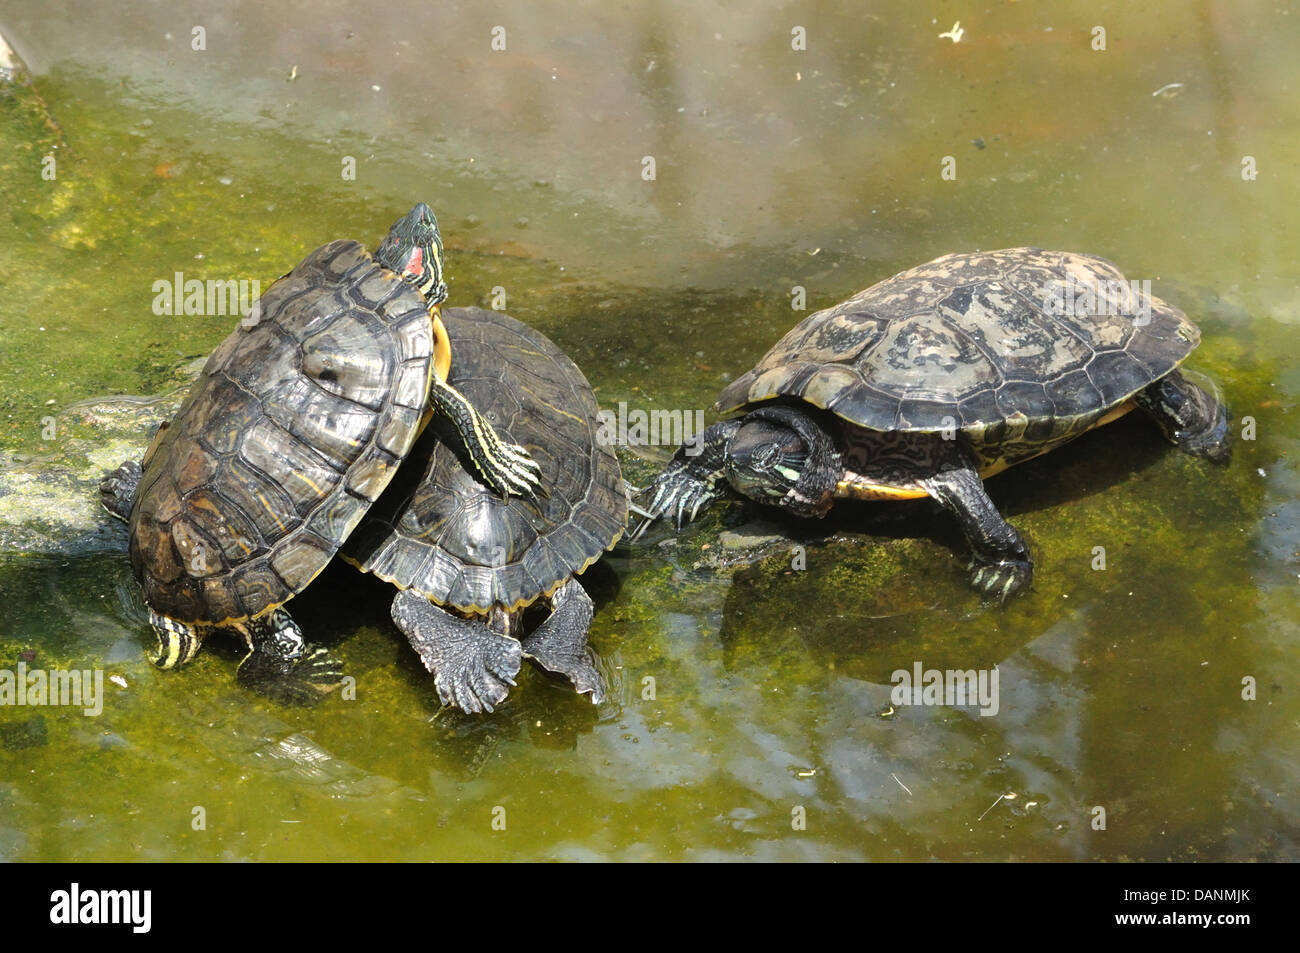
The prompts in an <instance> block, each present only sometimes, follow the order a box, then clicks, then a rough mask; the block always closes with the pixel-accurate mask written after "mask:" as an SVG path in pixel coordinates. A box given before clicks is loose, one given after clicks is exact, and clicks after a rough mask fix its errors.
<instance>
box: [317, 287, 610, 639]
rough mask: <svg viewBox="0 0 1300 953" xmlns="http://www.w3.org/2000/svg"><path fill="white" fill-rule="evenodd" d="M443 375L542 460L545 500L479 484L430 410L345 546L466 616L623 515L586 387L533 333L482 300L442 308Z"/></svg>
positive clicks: (563, 561)
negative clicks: (448, 353)
mask: <svg viewBox="0 0 1300 953" xmlns="http://www.w3.org/2000/svg"><path fill="white" fill-rule="evenodd" d="M442 319H443V323H444V324H445V325H446V328H447V334H448V336H449V338H450V339H451V350H452V354H454V355H455V360H454V361H453V362H452V367H451V372H450V376H449V377H448V379H447V380H448V383H449V384H451V385H452V386H453V387H455V388H456V389H457V390H458V391H460V392H461V393H462V394H464V395H465V397H466V398H468V399H469V400H470V402H471V403H473V404H474V406H475V407H477V408H478V409H479V410H480V411H481V412H482V413H483V415H484V416H485V417H486V418H487V419H488V421H489V422H491V424H492V425H493V427H495V428H496V431H497V433H499V434H500V435H501V436H502V438H503V439H507V440H510V441H513V442H514V443H517V444H520V445H522V446H524V447H525V448H527V450H528V452H529V453H530V454H532V457H533V459H534V460H535V461H537V463H538V464H539V465H540V466H541V484H542V486H543V487H545V496H544V497H543V498H540V499H538V498H533V497H520V496H511V497H510V498H508V499H502V498H501V497H499V496H498V495H497V494H495V493H493V492H491V491H489V490H487V489H486V488H484V486H483V485H482V484H481V483H479V482H478V481H477V480H476V479H475V478H474V476H473V475H472V474H473V471H472V469H471V468H469V467H468V466H467V465H466V463H465V462H464V461H463V460H461V459H460V457H459V456H458V455H457V453H456V452H455V451H454V450H453V449H452V447H451V446H449V441H448V440H447V432H446V430H445V428H444V425H443V424H442V422H441V421H439V420H436V419H435V420H434V421H433V422H432V423H431V424H430V425H429V427H428V429H427V430H426V431H425V433H424V435H423V436H422V437H421V438H420V440H419V442H418V443H417V444H416V446H415V449H414V450H412V451H411V456H410V458H409V460H408V461H407V463H406V465H405V466H404V467H403V468H402V471H401V472H400V473H399V474H398V476H397V479H395V480H394V481H393V485H392V486H391V487H389V489H388V491H387V492H386V493H385V494H384V495H383V497H382V498H381V499H380V500H379V502H378V503H376V504H375V506H374V507H373V508H371V510H370V512H369V513H368V514H367V515H366V518H365V519H364V520H363V521H362V524H361V526H360V527H358V529H357V531H356V532H355V533H354V534H353V536H352V538H351V539H350V540H349V541H348V543H347V545H346V546H345V547H344V551H343V553H342V556H343V558H344V559H345V560H347V561H348V562H350V563H353V564H354V565H356V566H357V567H358V568H360V569H362V570H364V571H366V572H372V573H374V574H375V575H377V576H379V577H380V578H381V579H385V580H387V581H389V582H391V583H394V584H395V585H397V586H399V587H400V588H403V589H413V590H415V591H416V592H418V593H420V594H421V595H423V596H425V597H427V598H429V599H431V600H432V601H434V602H436V603H438V604H439V605H443V606H447V607H450V608H454V609H457V610H460V611H461V612H465V613H476V614H481V613H486V612H488V611H489V610H490V609H492V608H493V607H500V608H502V609H505V610H517V609H520V608H522V607H523V606H526V605H528V604H529V603H531V602H533V601H534V600H536V599H538V598H540V597H541V596H545V595H550V594H551V593H552V592H554V590H555V589H556V588H557V587H558V586H560V585H561V584H562V583H564V582H565V581H566V580H568V579H569V578H570V577H571V576H573V575H574V574H576V573H580V572H582V571H583V570H584V569H586V568H587V567H588V566H589V565H590V564H591V563H593V562H595V561H596V560H597V559H599V558H600V556H601V554H602V553H604V552H605V550H607V549H609V548H610V547H611V546H613V545H614V543H615V542H616V541H617V540H618V538H619V537H620V536H621V535H622V533H623V530H624V528H625V527H626V524H627V493H626V490H625V488H624V485H623V477H622V472H621V470H620V469H619V465H618V458H617V457H615V456H614V453H613V450H612V448H611V447H608V446H605V445H604V444H603V443H602V442H601V441H600V440H599V439H598V435H599V433H600V425H599V420H598V410H597V407H596V398H595V395H594V394H593V393H592V391H591V387H590V385H589V384H588V383H587V379H586V378H585V377H584V376H583V374H582V371H580V370H579V369H578V367H577V365H576V364H574V363H573V361H571V360H569V358H568V356H567V355H565V353H564V352H563V351H561V350H560V349H559V348H558V347H556V346H555V344H553V343H552V342H551V341H550V340H548V339H547V338H546V337H544V336H543V335H542V334H540V333H539V332H537V331H535V330H533V329H532V328H530V327H528V326H527V325H525V324H521V323H520V322H518V321H516V320H515V319H513V318H510V317H507V316H506V315H503V314H498V313H496V312H493V311H484V310H482V309H480V308H456V309H452V310H448V311H443V312H442Z"/></svg>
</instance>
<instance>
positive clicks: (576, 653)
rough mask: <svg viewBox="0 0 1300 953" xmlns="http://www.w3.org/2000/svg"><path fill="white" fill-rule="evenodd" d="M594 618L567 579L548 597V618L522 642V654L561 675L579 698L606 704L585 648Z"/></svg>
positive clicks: (583, 596) (575, 585) (591, 655)
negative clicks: (588, 698)
mask: <svg viewBox="0 0 1300 953" xmlns="http://www.w3.org/2000/svg"><path fill="white" fill-rule="evenodd" d="M594 615H595V607H594V606H593V605H592V602H591V596H589V595H587V591H586V590H585V589H583V588H582V584H581V583H579V582H578V581H577V580H576V579H570V580H569V581H568V582H566V583H565V584H564V585H563V586H561V587H560V588H559V589H557V590H555V593H554V594H553V595H552V596H551V614H550V616H548V617H547V619H546V621H545V622H543V623H542V624H541V625H539V626H538V627H537V629H536V631H535V632H533V634H532V635H530V636H529V637H528V638H526V639H524V645H523V651H524V655H525V656H526V657H527V658H530V659H533V660H534V661H535V662H537V663H538V664H539V665H541V666H542V668H544V669H546V670H547V671H548V672H555V673H556V674H557V675H563V676H564V677H565V678H567V679H568V680H569V681H570V682H572V683H573V688H574V690H575V691H576V692H577V693H578V694H579V695H584V694H588V693H590V695H591V703H592V704H593V705H599V704H600V703H601V702H603V701H604V700H605V694H606V692H605V678H604V676H602V675H601V674H600V669H598V668H597V667H596V657H595V654H594V653H593V652H592V650H591V646H590V645H588V644H587V632H588V631H589V630H590V629H591V619H592V617H593V616H594Z"/></svg>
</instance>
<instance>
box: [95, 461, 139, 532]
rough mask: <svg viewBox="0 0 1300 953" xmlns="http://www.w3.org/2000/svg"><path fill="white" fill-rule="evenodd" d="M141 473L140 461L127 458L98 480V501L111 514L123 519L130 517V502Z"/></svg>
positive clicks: (133, 496)
mask: <svg viewBox="0 0 1300 953" xmlns="http://www.w3.org/2000/svg"><path fill="white" fill-rule="evenodd" d="M142 473H143V470H142V469H141V467H140V461H138V460H128V461H126V463H124V464H122V465H121V466H120V467H118V468H117V469H116V470H114V471H113V472H112V473H110V474H108V475H107V476H105V477H104V479H102V480H100V481H99V502H100V504H101V505H102V506H103V507H104V509H106V510H108V512H109V514H110V515H111V516H116V517H117V518H118V519H120V520H123V521H126V520H129V519H130V518H131V503H132V500H133V499H134V498H135V488H136V487H137V486H138V485H139V483H140V477H141V475H142Z"/></svg>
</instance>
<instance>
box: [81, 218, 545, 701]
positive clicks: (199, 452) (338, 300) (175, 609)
mask: <svg viewBox="0 0 1300 953" xmlns="http://www.w3.org/2000/svg"><path fill="white" fill-rule="evenodd" d="M442 276H443V253H442V239H441V235H440V233H439V231H438V225H437V220H436V219H435V218H434V216H433V212H432V211H431V210H430V209H429V207H428V206H427V205H426V204H424V203H423V202H421V203H419V204H417V205H416V206H415V207H414V208H413V209H412V210H411V211H410V212H409V213H408V214H407V215H406V216H404V217H403V218H401V219H399V220H398V221H397V222H396V223H395V224H394V225H393V227H392V229H391V230H390V231H389V233H388V235H387V237H386V238H385V239H384V241H383V242H382V244H381V245H380V246H379V248H378V250H377V251H376V252H374V253H373V254H372V253H371V252H370V251H369V250H368V249H367V248H366V247H365V246H364V245H362V244H361V243H360V242H356V241H351V240H346V239H344V240H339V241H334V242H330V243H328V244H326V245H323V246H321V247H320V248H318V249H316V250H315V251H313V252H312V253H311V254H310V255H308V256H307V257H306V258H305V259H303V261H302V262H301V263H300V264H299V265H298V266H297V267H295V268H294V269H293V271H291V272H290V273H289V274H287V275H285V276H284V277H282V278H281V279H279V280H277V281H276V282H275V283H273V284H272V285H271V286H270V287H269V288H268V289H267V291H266V293H265V294H264V295H262V296H261V298H260V300H259V301H258V302H257V304H256V305H255V306H254V307H253V309H251V310H250V312H249V314H248V315H247V316H246V317H245V318H244V319H243V320H242V321H241V322H240V326H239V327H238V328H236V330H235V331H234V332H233V333H231V334H230V336H229V337H227V338H226V339H225V341H223V342H222V343H221V344H220V345H219V346H218V347H217V348H216V350H215V351H213V353H212V355H211V356H210V357H209V359H208V361H207V363H206V364H205V366H204V368H203V371H202V372H201V374H200V375H199V377H198V379H197V380H196V381H195V383H194V385H193V387H192V388H191V389H190V391H189V394H188V395H187V397H186V399H185V401H184V403H183V404H182V405H181V407H180V409H179V410H178V411H177V413H176V415H175V416H174V417H173V418H172V419H171V420H170V421H169V422H167V423H165V424H164V425H163V426H162V427H161V428H160V429H159V431H158V433H157V434H156V435H155V437H154V439H153V441H152V443H151V444H150V446H149V448H148V450H147V451H146V452H145V455H144V458H143V460H141V461H139V462H135V461H128V462H127V463H125V464H123V465H122V466H121V467H119V468H118V469H117V470H116V471H114V472H113V473H111V474H109V475H108V476H107V477H106V478H105V479H104V480H103V481H102V483H101V486H100V498H101V502H102V503H103V504H104V506H105V508H106V509H108V511H109V512H110V513H111V514H113V515H115V516H117V517H119V518H121V519H124V520H126V521H128V523H129V525H130V558H131V565H132V568H133V570H134V572H135V575H136V578H137V579H138V580H139V582H140V584H141V586H142V589H143V594H144V600H145V603H146V605H147V606H148V608H149V613H150V621H151V623H152V626H153V628H154V631H155V633H156V634H157V635H158V639H159V650H158V653H157V656H156V657H155V659H154V662H155V664H156V665H158V666H159V667H160V668H164V669H168V668H174V667H176V666H178V665H182V664H184V663H185V662H188V661H189V660H190V659H191V658H193V656H194V654H195V653H196V652H197V651H198V650H199V648H200V646H201V644H202V641H203V639H204V637H205V636H206V635H207V633H208V632H210V631H211V630H212V629H215V628H225V629H230V630H233V631H235V632H236V633H238V634H239V635H240V636H241V637H242V638H243V640H244V642H245V644H246V646H247V648H248V654H247V655H246V656H245V658H244V659H243V661H242V662H241V664H240V666H239V669H238V673H237V677H238V678H239V680H240V681H241V683H244V684H247V685H249V686H251V687H255V688H260V689H262V690H264V691H266V692H267V693H268V694H272V695H278V696H280V697H282V698H284V699H288V700H292V701H306V700H310V699H311V698H312V697H313V693H319V692H324V691H328V690H329V689H330V688H332V687H333V686H334V685H335V684H337V682H338V675H339V670H338V666H337V664H336V663H334V662H333V660H331V659H330V658H329V657H328V656H327V655H326V654H325V653H324V652H323V651H322V650H320V649H318V648H316V647H314V646H312V645H310V644H308V643H307V642H306V640H305V639H304V638H303V635H302V632H301V630H300V629H299V628H298V626H297V624H296V623H294V621H293V619H292V617H291V616H290V615H289V613H288V612H287V611H286V610H285V609H284V608H282V607H283V605H284V603H285V602H287V601H288V600H289V599H290V598H292V597H293V596H294V595H296V594H297V593H299V592H301V591H302V590H303V589H304V588H305V587H306V586H307V585H308V583H310V582H311V580H312V579H313V578H315V576H316V575H317V574H318V573H319V572H320V571H321V570H322V569H323V568H324V567H325V566H326V564H328V563H329V562H330V560H331V559H332V558H333V556H334V554H335V552H336V551H337V550H338V547H339V546H340V545H341V544H342V543H343V541H344V540H345V539H346V538H347V536H348V534H349V533H350V532H351V531H352V530H353V529H354V528H355V527H356V525H357V523H358V522H359V521H360V519H361V517H362V516H363V515H364V513H365V511H366V510H367V509H368V508H369V507H370V505H371V504H372V503H373V502H374V501H375V500H376V499H378V498H379V495H380V493H381V492H382V490H383V489H384V487H386V486H387V485H388V483H389V481H390V480H391V479H392V477H393V474H394V473H395V472H396V471H397V468H398V466H399V465H400V463H401V461H402V460H403V459H404V458H405V456H406V454H407V453H408V452H409V450H410V448H411V446H412V444H413V443H414V441H415V439H416V437H417V436H418V434H419V433H420V431H421V429H422V428H423V427H424V426H425V425H426V424H427V422H428V420H429V418H430V417H431V416H434V415H438V416H440V417H441V418H445V419H447V420H448V421H449V422H450V423H451V424H452V426H450V427H449V428H448V431H447V433H448V435H449V439H455V440H457V441H459V444H460V445H461V446H462V448H463V449H464V453H465V457H466V459H467V460H470V461H471V465H472V466H475V467H476V468H477V469H476V472H479V474H480V476H481V477H482V478H483V479H485V480H488V479H490V477H489V473H492V474H495V475H496V476H499V477H501V479H500V480H499V481H498V482H496V483H494V492H500V491H505V490H514V491H515V492H531V491H532V489H533V488H534V487H535V486H536V475H537V466H536V464H535V463H534V462H532V461H531V460H529V459H528V456H527V451H525V450H523V449H522V448H519V447H515V446H513V445H511V444H505V443H502V442H501V440H500V439H499V438H498V437H497V436H496V434H495V432H494V431H493V430H492V428H491V425H490V423H488V422H487V421H485V420H483V419H482V418H481V417H480V416H479V414H478V412H477V411H475V410H474V409H473V407H472V405H471V404H469V403H468V402H467V401H466V400H465V399H464V398H463V397H462V396H461V395H460V394H458V393H457V392H456V391H454V390H453V389H452V388H450V387H448V386H447V385H446V384H445V383H444V381H445V378H446V375H447V369H448V367H449V365H450V363H451V354H450V350H449V346H448V343H447V339H446V331H445V328H443V326H442V323H441V319H440V318H439V309H438V305H439V303H440V302H441V301H442V300H443V299H445V297H446V295H447V289H446V284H445V283H444V282H443V277H442Z"/></svg>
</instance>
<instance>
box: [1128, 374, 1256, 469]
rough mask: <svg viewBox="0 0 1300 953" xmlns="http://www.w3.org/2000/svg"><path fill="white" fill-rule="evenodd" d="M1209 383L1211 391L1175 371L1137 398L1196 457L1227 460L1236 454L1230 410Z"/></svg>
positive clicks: (1163, 427) (1171, 436)
mask: <svg viewBox="0 0 1300 953" xmlns="http://www.w3.org/2000/svg"><path fill="white" fill-rule="evenodd" d="M1198 376H1199V375H1198ZM1207 384H1208V386H1209V389H1208V390H1207V389H1206V388H1203V387H1199V386H1198V385H1196V384H1194V383H1192V382H1191V381H1190V380H1188V377H1187V375H1185V374H1183V373H1182V372H1181V371H1177V370H1175V371H1173V372H1171V373H1169V374H1166V375H1165V376H1164V377H1162V378H1160V380H1158V381H1156V382H1155V383H1153V384H1148V385H1147V386H1146V387H1145V388H1143V389H1142V390H1140V391H1138V392H1137V394H1135V395H1134V397H1133V400H1134V403H1136V404H1137V405H1138V406H1139V407H1141V408H1142V409H1143V410H1145V411H1146V412H1147V413H1148V414H1150V415H1151V417H1152V418H1153V419H1154V420H1155V422H1156V425H1157V426H1158V427H1159V428H1160V430H1161V432H1162V433H1164V435H1165V436H1166V437H1167V438H1168V439H1169V440H1170V441H1171V442H1173V443H1175V444H1177V445H1178V446H1179V447H1181V448H1182V449H1183V450H1185V451H1187V452H1188V453H1190V454H1192V455H1193V456H1197V457H1204V458H1205V459H1206V460H1211V461H1213V462H1214V463H1227V462H1228V460H1229V458H1230V457H1231V456H1232V445H1231V444H1230V443H1229V442H1228V411H1227V408H1225V407H1224V405H1223V401H1221V400H1220V399H1219V395H1218V394H1217V393H1215V391H1216V390H1217V388H1215V387H1214V385H1213V383H1210V382H1208V381H1207Z"/></svg>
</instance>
